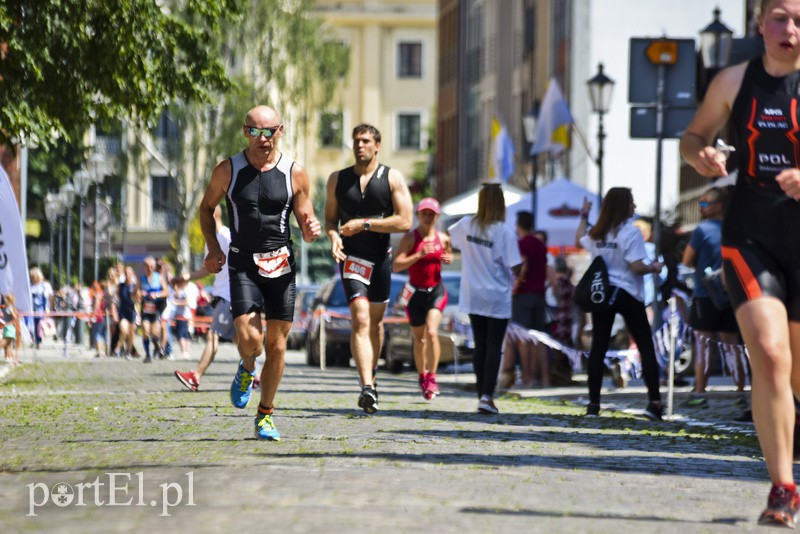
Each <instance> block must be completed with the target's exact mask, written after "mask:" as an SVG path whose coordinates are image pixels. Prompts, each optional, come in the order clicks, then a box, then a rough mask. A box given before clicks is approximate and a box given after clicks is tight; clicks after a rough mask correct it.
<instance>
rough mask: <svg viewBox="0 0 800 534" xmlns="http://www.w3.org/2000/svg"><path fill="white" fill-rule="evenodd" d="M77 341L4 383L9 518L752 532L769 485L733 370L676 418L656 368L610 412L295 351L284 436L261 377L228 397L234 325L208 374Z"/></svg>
mask: <svg viewBox="0 0 800 534" xmlns="http://www.w3.org/2000/svg"><path fill="white" fill-rule="evenodd" d="M62 349H63V346H55V345H50V346H47V345H46V346H45V347H44V348H42V349H41V350H39V351H37V352H36V353H34V352H33V351H30V350H28V351H26V352H25V353H23V354H22V355H21V361H22V362H23V363H22V365H21V366H20V367H19V368H18V369H16V370H13V371H12V372H11V373H9V374H8V376H6V377H5V378H4V379H3V380H2V382H0V417H1V418H2V419H1V420H0V425H2V426H0V436H1V437H2V443H3V454H2V455H0V458H2V460H0V472H2V477H0V498H2V500H3V502H4V506H3V507H2V511H0V524H2V525H4V526H3V531H7V532H13V531H20V530H26V531H43V530H47V531H48V532H76V531H80V532H109V531H125V532H131V531H137V532H139V531H146V530H149V531H151V532H166V531H170V532H220V531H224V530H230V529H232V528H235V529H236V530H240V529H242V528H244V529H246V530H251V529H253V530H259V531H265V532H312V531H319V532H366V531H373V530H380V531H389V532H415V531H419V530H421V529H423V530H435V531H437V532H460V533H463V532H531V531H542V532H545V531H546V532H555V531H577V532H620V531H622V532H633V531H636V532H642V531H644V532H674V531H675V530H676V529H681V530H683V531H686V532H708V531H715V532H716V531H728V532H739V531H742V530H754V529H755V528H756V525H755V519H756V518H757V516H758V514H759V512H760V511H761V509H762V507H763V505H764V504H765V502H766V494H767V491H768V481H767V475H766V469H765V467H764V464H763V461H762V460H761V458H760V455H759V452H758V447H757V443H756V441H755V438H754V436H753V431H752V425H743V424H729V419H732V417H733V416H735V415H736V413H737V409H735V408H734V407H733V405H732V400H733V398H734V396H733V394H732V392H730V391H729V389H730V388H729V384H725V381H726V380H728V381H729V379H725V378H723V377H721V378H719V380H720V381H721V382H719V383H717V380H716V379H715V384H714V385H713V386H712V393H711V396H710V400H711V403H710V404H711V406H710V407H709V408H708V409H705V410H704V409H691V410H689V409H685V408H683V407H681V406H680V405H679V403H680V402H682V400H685V398H686V397H687V396H688V390H689V388H686V387H683V388H679V390H678V394H677V396H676V420H675V421H665V422H662V423H652V422H650V421H647V420H645V419H644V418H642V417H641V416H640V415H639V414H640V413H641V410H642V409H643V408H644V405H645V404H646V402H645V393H644V389H643V387H641V386H640V385H637V383H636V382H633V383H632V384H630V385H628V386H627V387H626V388H624V389H622V390H616V391H614V390H612V389H611V388H610V387H609V388H606V389H605V390H604V406H603V407H604V411H603V412H602V413H601V417H599V418H596V419H586V418H583V417H581V415H582V414H583V411H584V409H583V403H584V402H585V401H586V399H585V397H586V392H585V387H584V386H582V385H578V386H575V387H570V388H556V389H550V390H544V389H540V390H518V391H515V390H512V391H511V393H510V394H509V395H506V396H504V397H501V398H499V399H498V400H497V406H498V408H499V409H500V411H501V413H500V414H499V415H482V414H478V413H477V412H476V406H477V398H476V397H475V395H474V393H472V392H470V391H469V384H470V383H471V381H472V377H471V375H470V374H469V373H463V372H462V373H460V374H458V375H457V376H456V375H453V374H441V375H440V380H439V381H440V383H441V385H442V395H441V396H440V397H438V398H436V399H435V400H433V401H430V402H429V401H426V400H424V399H423V397H422V395H421V394H420V393H419V392H418V390H417V385H416V376H415V375H414V374H413V373H410V372H406V373H403V374H400V375H390V374H388V373H385V372H379V375H378V388H379V392H380V411H379V412H378V414H376V415H374V416H367V415H365V414H364V413H363V412H362V411H360V410H359V409H358V408H357V407H356V400H357V396H358V384H357V380H356V373H355V369H353V368H350V369H341V368H334V369H328V370H326V371H321V370H319V369H317V368H312V367H308V366H306V365H305V363H304V361H305V354H304V353H303V352H294V351H291V352H289V353H288V354H287V366H286V370H285V373H284V378H283V382H282V385H281V388H280V390H279V392H278V398H277V402H276V411H275V424H276V426H277V428H278V429H279V430H280V432H281V433H282V434H283V439H282V440H281V441H280V442H260V441H256V440H255V439H254V437H253V428H254V426H253V416H254V415H255V412H256V405H257V395H258V392H256V393H255V394H254V398H252V399H251V401H250V404H249V405H248V407H247V408H246V409H244V410H237V409H235V408H233V407H232V406H231V405H230V402H229V400H228V389H229V386H230V381H231V378H232V376H233V373H234V372H235V367H236V361H237V360H238V357H237V356H236V353H235V350H234V348H233V347H232V346H231V345H229V344H225V345H222V348H221V350H220V354H219V355H218V357H217V361H216V362H215V363H214V364H212V366H211V367H210V369H209V372H208V373H207V374H206V376H205V377H204V378H203V380H202V381H201V386H200V390H199V391H198V392H190V391H188V390H186V389H185V388H184V387H183V386H182V385H181V384H180V383H179V382H178V381H177V380H176V379H175V377H174V375H173V371H174V370H175V369H181V370H189V369H191V368H193V366H194V365H195V364H196V362H195V361H181V360H176V361H157V362H154V363H151V364H144V363H142V361H141V359H139V360H129V361H125V360H119V359H98V358H95V357H94V356H93V354H92V352H91V351H88V350H86V349H83V348H78V347H75V346H69V347H68V351H67V356H66V357H65V356H64V353H63V350H62ZM193 351H194V353H195V354H199V351H200V348H199V347H198V346H195V347H193ZM728 412H729V414H728ZM701 425H708V426H701ZM111 478H113V482H112V480H111ZM123 486H124V490H123V489H122V488H123ZM112 488H113V493H114V495H113V503H114V505H113V506H112V505H111V504H110V502H112V500H111V499H112V495H111V493H112ZM79 491H81V492H82V494H81V495H80V497H81V500H80V502H79V499H78V497H79ZM70 495H72V499H71V500H70V502H69V503H66V500H68V499H67V498H68V497H69V496H70ZM81 504H82V505H81ZM234 525H236V526H235V527H234Z"/></svg>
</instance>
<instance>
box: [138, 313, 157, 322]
mask: <svg viewBox="0 0 800 534" xmlns="http://www.w3.org/2000/svg"><path fill="white" fill-rule="evenodd" d="M142 322H143V323H160V322H161V314H160V313H143V314H142Z"/></svg>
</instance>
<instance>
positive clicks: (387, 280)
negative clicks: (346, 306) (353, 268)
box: [340, 252, 392, 304]
mask: <svg viewBox="0 0 800 534" xmlns="http://www.w3.org/2000/svg"><path fill="white" fill-rule="evenodd" d="M369 261H370V262H371V263H372V264H373V265H372V273H371V275H370V277H369V278H368V281H369V283H365V282H364V279H358V278H349V277H348V278H345V277H346V276H349V275H347V274H346V273H344V272H341V269H342V268H343V266H344V264H342V265H341V266H340V276H341V277H342V286H344V294H345V295H346V296H347V302H353V301H354V300H355V299H357V298H366V299H367V300H369V302H372V303H374V304H383V303H387V302H389V290H390V289H391V287H392V254H391V252H389V253H387V254H386V256H384V257H383V258H378V259H375V258H371V259H370V260H369Z"/></svg>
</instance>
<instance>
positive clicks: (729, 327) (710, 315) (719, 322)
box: [689, 297, 739, 333]
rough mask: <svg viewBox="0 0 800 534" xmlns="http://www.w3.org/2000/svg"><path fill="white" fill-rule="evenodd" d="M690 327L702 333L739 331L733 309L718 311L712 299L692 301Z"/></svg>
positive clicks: (705, 298) (704, 298) (699, 298)
mask: <svg viewBox="0 0 800 534" xmlns="http://www.w3.org/2000/svg"><path fill="white" fill-rule="evenodd" d="M689 326H691V327H692V328H694V329H695V330H700V331H701V332H731V333H735V332H738V331H739V325H738V324H737V323H736V315H734V313H733V308H726V309H724V310H720V309H717V307H716V306H714V303H713V302H712V301H711V298H710V297H695V298H694V299H692V310H691V312H690V313H689Z"/></svg>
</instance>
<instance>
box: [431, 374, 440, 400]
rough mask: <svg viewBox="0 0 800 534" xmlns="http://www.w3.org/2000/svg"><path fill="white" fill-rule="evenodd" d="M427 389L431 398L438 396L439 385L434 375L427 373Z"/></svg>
mask: <svg viewBox="0 0 800 534" xmlns="http://www.w3.org/2000/svg"><path fill="white" fill-rule="evenodd" d="M428 389H429V390H430V391H431V393H433V396H434V397H435V396H438V395H439V383H438V382H437V381H436V373H428Z"/></svg>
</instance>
